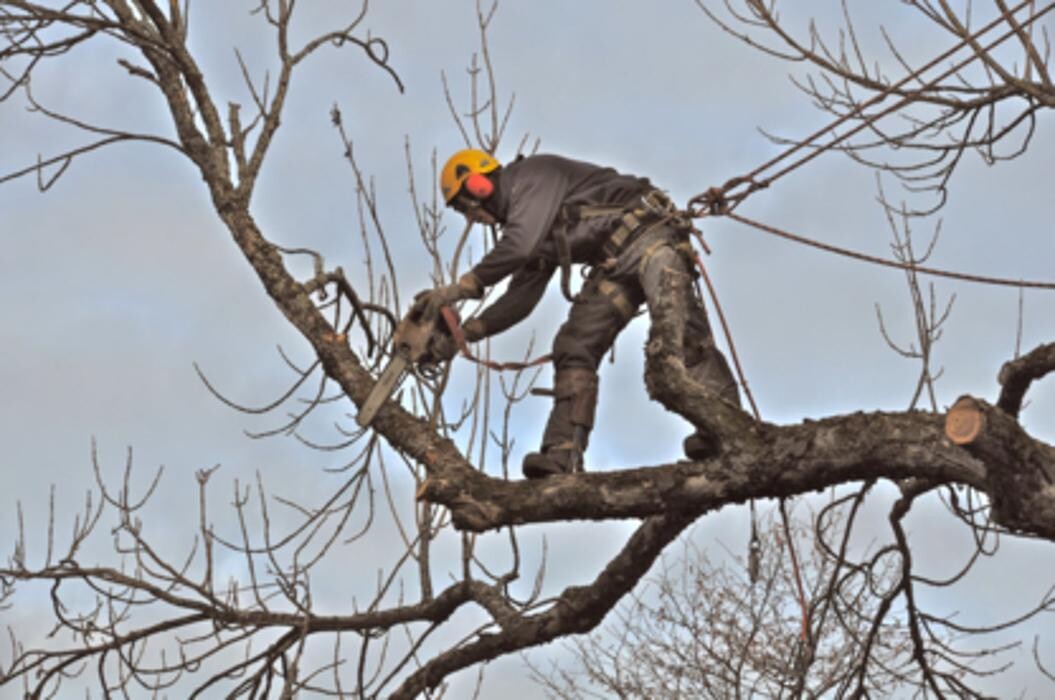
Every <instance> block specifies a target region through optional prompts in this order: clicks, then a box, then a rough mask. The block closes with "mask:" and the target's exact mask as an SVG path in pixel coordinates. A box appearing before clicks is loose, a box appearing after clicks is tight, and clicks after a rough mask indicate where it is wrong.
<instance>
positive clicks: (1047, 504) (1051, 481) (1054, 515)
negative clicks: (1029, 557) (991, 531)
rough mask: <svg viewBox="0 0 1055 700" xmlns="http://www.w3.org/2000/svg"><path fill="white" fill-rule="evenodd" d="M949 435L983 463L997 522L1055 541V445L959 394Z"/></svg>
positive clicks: (949, 422)
mask: <svg viewBox="0 0 1055 700" xmlns="http://www.w3.org/2000/svg"><path fill="white" fill-rule="evenodd" d="M945 435H946V436H947V437H948V438H949V439H950V440H951V441H953V442H955V443H956V444H958V445H961V446H962V447H963V448H964V449H965V450H967V452H969V453H970V454H971V455H972V456H973V457H975V458H976V459H978V460H980V461H981V462H982V464H983V465H984V467H985V481H986V486H985V492H986V494H987V495H988V496H989V502H990V505H991V513H992V516H993V520H995V521H996V522H997V523H999V524H1001V525H1003V526H1004V527H1006V528H1008V529H1010V530H1015V531H1020V532H1030V533H1033V534H1036V535H1039V536H1041V537H1045V538H1048V539H1055V448H1053V447H1052V446H1051V445H1048V444H1046V443H1043V442H1041V441H1040V440H1037V439H1035V438H1032V437H1030V436H1029V435H1028V434H1027V433H1026V432H1025V431H1024V430H1023V429H1022V426H1020V425H1019V424H1018V422H1017V421H1015V419H1014V418H1012V417H1011V416H1009V415H1008V414H1006V413H1004V412H1003V411H1001V410H999V409H997V408H995V407H993V406H991V405H989V404H988V403H986V402H985V401H982V400H981V399H976V398H972V397H970V396H962V397H960V399H959V400H957V402H956V404H955V405H954V406H953V407H952V409H950V410H949V412H948V414H947V415H946V416H945Z"/></svg>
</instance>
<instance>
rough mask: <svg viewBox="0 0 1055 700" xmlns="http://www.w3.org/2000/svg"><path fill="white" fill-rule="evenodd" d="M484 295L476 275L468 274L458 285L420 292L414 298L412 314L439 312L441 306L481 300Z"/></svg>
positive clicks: (460, 279)
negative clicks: (427, 311)
mask: <svg viewBox="0 0 1055 700" xmlns="http://www.w3.org/2000/svg"><path fill="white" fill-rule="evenodd" d="M482 295H483V286H482V285H481V284H480V280H478V279H476V275H474V274H472V273H471V272H469V273H466V274H464V275H462V276H461V278H459V279H458V282H457V283H456V284H448V285H446V286H444V287H436V288H435V289H426V290H425V291H423V292H418V294H417V295H416V296H415V297H414V305H413V306H412V307H411V308H410V310H411V312H412V313H417V314H420V313H422V312H423V311H425V309H427V308H430V307H431V308H432V309H436V310H438V309H439V308H440V307H441V306H451V305H452V304H455V303H457V302H459V301H461V300H462V299H479V298H480V297H481V296H482Z"/></svg>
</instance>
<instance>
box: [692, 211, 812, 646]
mask: <svg viewBox="0 0 1055 700" xmlns="http://www.w3.org/2000/svg"><path fill="white" fill-rule="evenodd" d="M692 233H693V235H694V236H695V237H696V241H697V242H698V243H699V244H700V246H701V247H702V248H703V250H705V251H707V252H710V250H709V249H708V247H707V243H706V242H705V241H704V240H703V234H701V233H700V232H699V231H698V230H697V229H695V228H694V229H692ZM695 257H696V267H698V268H699V270H700V274H701V276H702V277H703V282H704V284H705V285H706V286H707V294H708V296H710V298H711V303H712V304H713V306H714V312H715V314H717V316H718V321H719V323H720V324H721V326H722V333H723V334H724V335H725V344H726V345H727V346H728V347H729V355H730V356H731V357H732V358H733V367H734V368H735V369H736V378H737V381H738V382H739V383H740V386H741V387H743V389H744V395H745V396H747V402H748V403H749V404H750V406H751V412H752V413H753V414H754V417H755V420H756V421H758V422H759V423H761V422H762V413H761V412H760V411H759V410H758V404H756V403H755V397H754V395H753V394H752V393H751V389H750V387H749V386H748V384H747V377H746V376H745V375H744V368H743V366H742V365H741V364H740V357H739V355H738V354H737V352H736V343H734V342H733V334H732V333H731V332H730V330H729V323H728V322H727V321H726V320H725V312H723V311H722V305H721V303H720V302H719V301H718V293H717V292H716V291H715V289H714V284H713V283H712V282H711V276H710V275H709V274H708V273H707V266H706V265H704V264H703V258H702V257H700V255H699V254H698V253H697V254H696V256H695ZM785 500H786V499H784V498H781V499H780V518H781V522H782V525H783V528H784V538H785V539H786V540H787V543H788V552H789V553H790V555H791V569H792V572H793V573H794V576H795V587H796V591H797V595H798V603H799V609H800V610H801V611H802V628H801V631H800V635H801V637H802V643H803V644H809V640H810V613H809V606H808V605H807V603H806V590H805V587H804V586H803V585H802V572H801V571H800V569H799V557H798V553H797V552H796V551H795V542H794V541H793V540H792V539H791V524H790V522H789V521H788V513H787V509H786V508H785V507H784V501H785ZM756 518H757V516H756V513H755V500H754V499H753V498H752V499H751V540H750V543H749V544H748V549H747V574H748V577H749V578H750V580H751V583H756V582H757V581H758V575H759V561H760V559H761V556H762V551H761V550H762V543H761V541H760V540H759V538H758V526H757V519H756Z"/></svg>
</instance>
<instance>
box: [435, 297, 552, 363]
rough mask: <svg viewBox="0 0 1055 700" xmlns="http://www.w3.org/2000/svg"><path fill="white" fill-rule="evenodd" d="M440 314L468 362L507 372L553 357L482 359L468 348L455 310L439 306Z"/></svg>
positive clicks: (544, 361)
mask: <svg viewBox="0 0 1055 700" xmlns="http://www.w3.org/2000/svg"><path fill="white" fill-rule="evenodd" d="M440 314H441V315H442V316H443V320H444V322H445V323H446V324H447V330H449V331H450V332H451V337H452V338H454V342H455V343H456V344H457V345H458V350H459V352H461V355H462V357H464V358H465V359H467V360H469V361H470V362H475V363H476V364H478V365H483V366H484V367H487V368H488V369H493V370H496V371H498V372H508V371H514V370H523V369H529V368H531V367H537V366H539V365H541V364H545V363H547V362H549V361H550V360H551V359H553V356H552V355H543V356H542V357H536V358H535V359H534V360H528V361H527V362H495V361H494V360H482V359H480V358H479V357H477V356H475V355H473V353H472V351H470V350H469V343H468V341H466V340H465V331H464V330H462V324H461V321H460V320H459V319H458V314H457V312H456V311H455V310H454V309H452V308H451V307H449V306H443V307H440Z"/></svg>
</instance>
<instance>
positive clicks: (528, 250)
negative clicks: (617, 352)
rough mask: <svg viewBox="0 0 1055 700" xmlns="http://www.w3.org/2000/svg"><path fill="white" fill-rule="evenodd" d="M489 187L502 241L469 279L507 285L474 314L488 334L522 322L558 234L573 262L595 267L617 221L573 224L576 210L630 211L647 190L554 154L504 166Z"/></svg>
mask: <svg viewBox="0 0 1055 700" xmlns="http://www.w3.org/2000/svg"><path fill="white" fill-rule="evenodd" d="M495 180H496V185H497V187H496V190H495V194H494V196H493V197H492V199H491V200H489V201H488V202H487V209H488V210H490V211H492V213H494V214H495V216H496V218H497V219H498V221H499V222H500V228H501V236H500V238H499V239H498V243H497V244H496V245H495V247H494V248H493V249H492V250H491V251H490V252H488V253H487V255H485V256H484V257H483V259H482V260H481V261H480V262H479V263H478V264H477V265H476V266H475V267H473V269H472V270H471V273H472V274H473V275H475V276H476V278H477V279H478V280H479V281H480V283H481V284H482V285H483V286H485V287H490V286H492V285H494V284H497V283H498V282H500V281H502V280H503V279H505V278H506V277H508V276H509V275H512V279H511V280H510V282H509V288H508V289H507V290H506V292H505V294H503V295H502V296H501V297H499V298H498V299H496V300H495V302H494V303H493V304H491V305H490V306H489V307H487V308H486V309H485V310H484V311H483V312H482V313H481V314H480V321H481V322H482V323H483V325H484V329H485V332H486V334H487V335H494V334H496V333H501V332H502V331H504V330H505V329H507V328H509V327H510V326H512V325H513V324H515V323H517V322H518V321H520V320H522V319H523V318H524V317H526V316H527V315H528V314H529V313H530V312H531V310H532V309H533V308H535V306H536V305H537V304H538V302H539V299H541V298H542V294H543V293H544V292H545V291H546V286H547V284H548V283H549V280H550V278H552V277H553V273H554V271H555V270H556V269H557V267H558V265H559V262H560V255H559V252H558V247H557V236H556V234H555V229H556V228H557V227H562V228H563V229H564V234H565V235H566V236H567V239H568V244H569V247H570V252H571V261H572V262H573V263H596V262H599V260H600V257H601V256H602V246H603V244H604V242H605V241H606V240H607V239H608V236H609V235H611V232H612V230H613V229H614V228H615V227H616V226H617V225H618V221H619V215H618V214H613V215H612V216H611V217H607V216H601V217H593V218H588V219H583V220H581V221H579V220H576V218H577V217H576V216H575V208H576V207H578V206H583V205H591V206H597V205H630V204H632V203H633V202H635V200H637V199H638V198H639V197H640V196H641V195H642V194H643V193H644V192H646V191H648V190H650V189H653V187H652V185H651V183H649V181H648V180H647V179H646V178H639V177H634V176H631V175H621V174H619V173H618V172H616V171H615V170H613V169H612V168H605V167H601V166H598V165H593V164H591V163H584V162H582V161H576V160H571V159H568V158H562V157H561V156H555V155H534V156H528V157H526V158H522V159H520V160H518V161H515V162H513V163H510V164H509V165H507V166H506V167H504V168H503V169H502V170H500V171H499V172H498V174H497V176H496V177H495Z"/></svg>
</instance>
